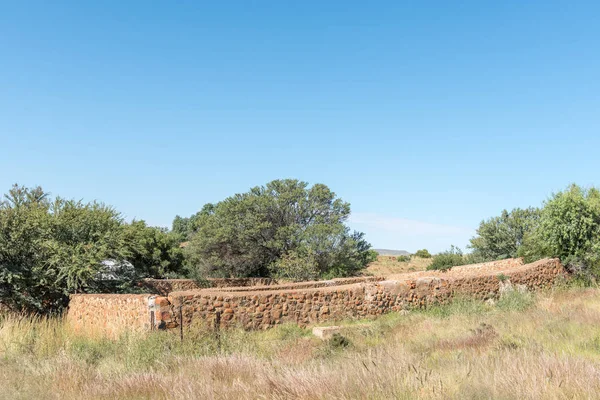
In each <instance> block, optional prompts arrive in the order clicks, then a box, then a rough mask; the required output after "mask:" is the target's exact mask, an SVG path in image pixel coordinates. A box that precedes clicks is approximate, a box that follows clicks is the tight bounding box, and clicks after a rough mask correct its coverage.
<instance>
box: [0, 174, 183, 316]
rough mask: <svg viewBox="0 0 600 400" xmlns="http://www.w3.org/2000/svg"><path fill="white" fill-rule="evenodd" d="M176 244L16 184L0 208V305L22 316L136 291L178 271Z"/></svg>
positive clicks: (96, 208)
mask: <svg viewBox="0 0 600 400" xmlns="http://www.w3.org/2000/svg"><path fill="white" fill-rule="evenodd" d="M179 243H180V237H179V236H178V235H176V234H174V233H168V232H166V231H165V230H162V229H159V228H152V227H148V226H146V224H145V223H144V222H143V221H134V222H133V223H132V224H126V223H125V222H124V221H123V218H122V217H121V215H120V214H119V213H118V212H117V211H116V210H114V209H113V208H111V207H109V206H106V205H104V204H102V203H97V202H92V203H83V202H81V201H74V200H66V199H62V198H60V197H57V198H55V199H51V198H50V197H49V195H48V194H47V193H46V192H44V191H43V190H42V189H41V188H39V187H37V188H32V189H30V188H25V187H20V186H17V185H15V186H14V187H13V188H12V189H11V190H10V191H9V193H8V194H6V195H5V196H4V200H3V201H2V202H0V302H1V303H3V304H5V305H6V306H8V307H10V308H12V309H15V310H23V311H34V312H47V311H52V310H57V309H60V308H61V307H63V306H65V305H66V304H67V301H68V295H69V294H71V293H78V292H104V291H108V290H110V291H118V290H127V291H131V290H134V289H135V282H136V280H137V279H138V278H140V277H164V276H177V275H179V274H180V273H181V271H182V261H183V255H182V250H181V249H180V248H179Z"/></svg>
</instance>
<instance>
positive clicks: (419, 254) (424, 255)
mask: <svg viewBox="0 0 600 400" xmlns="http://www.w3.org/2000/svg"><path fill="white" fill-rule="evenodd" d="M414 256H415V257H419V258H431V253H429V251H428V250H427V249H421V250H417V252H416V253H415V254H414Z"/></svg>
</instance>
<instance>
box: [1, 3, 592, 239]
mask: <svg viewBox="0 0 600 400" xmlns="http://www.w3.org/2000/svg"><path fill="white" fill-rule="evenodd" d="M84 3H88V4H84ZM574 3H575V2H571V1H564V2H556V1H527V2H523V1H466V2H460V4H459V2H447V1H439V2H433V1H429V2H427V1H422V2H416V1H415V2H402V1H386V2H383V1H381V2H365V1H360V2H359V1H339V2H337V1H327V2H325V1H302V2H293V4H292V2H283V1H272V2H266V1H264V2H261V1H227V2H218V1H211V2H208V1H206V2H202V1H188V2H172V1H161V2H152V1H150V2H149V1H101V2H82V1H52V2H50V1H37V2H33V1H26V0H23V1H10V2H9V1H2V2H0V54H1V58H0V139H1V141H0V143H1V144H0V146H1V151H0V171H1V172H0V188H2V191H4V192H5V191H7V190H8V189H9V188H10V186H11V185H12V184H13V183H15V182H18V183H19V184H23V185H28V186H31V185H41V186H43V187H44V188H45V189H47V190H48V191H50V192H52V193H53V194H57V195H62V196H64V197H75V198H81V199H84V200H94V199H98V200H101V201H104V202H106V203H108V204H111V205H113V206H115V207H116V208H117V209H119V210H120V211H121V212H123V213H124V215H125V216H126V217H127V218H128V219H131V218H137V219H145V220H146V221H148V222H149V223H150V224H154V225H161V226H169V225H170V223H171V221H172V219H173V217H174V216H175V215H176V214H180V215H184V216H187V215H189V214H192V213H194V212H195V211H197V210H198V209H200V208H201V207H202V205H203V204H205V203H207V202H216V201H219V200H221V199H223V198H224V197H226V196H228V195H231V194H233V193H236V192H242V191H246V190H247V189H248V188H249V187H251V186H255V185H259V184H264V183H266V182H267V181H269V180H272V179H276V178H288V177H292V178H299V179H302V180H306V181H308V182H310V183H316V182H321V183H325V184H327V185H329V186H330V187H331V188H332V189H333V190H334V191H335V192H336V193H337V194H338V195H339V196H341V197H342V198H343V199H345V200H347V201H349V202H350V203H351V204H352V210H353V217H352V221H351V225H352V226H353V227H355V228H357V229H360V230H363V231H365V232H366V233H367V236H368V238H369V239H370V241H371V242H372V244H373V245H374V246H375V247H386V248H396V249H407V250H411V251H414V250H416V249H417V248H421V247H427V248H429V249H430V250H433V251H439V250H443V249H445V248H447V247H449V246H450V244H455V245H458V246H465V245H466V244H467V241H468V238H469V237H470V236H471V235H472V233H473V231H474V229H475V228H476V227H477V225H478V223H479V222H480V221H481V220H482V219H484V218H487V217H490V216H493V215H496V214H498V213H499V212H500V211H501V210H502V209H503V208H508V209H510V208H513V207H526V206H529V205H539V204H540V203H541V202H542V201H543V200H544V199H546V198H547V196H548V195H549V194H550V193H551V192H553V191H556V190H560V189H562V188H564V187H565V186H566V185H567V184H569V183H570V182H576V183H579V184H582V185H586V186H589V185H600V175H598V172H599V171H600V156H599V149H600V129H599V128H600V124H599V123H600V79H599V73H600V24H599V23H598V18H599V16H600V3H598V2H591V1H590V2H584V1H580V2H576V3H577V4H574Z"/></svg>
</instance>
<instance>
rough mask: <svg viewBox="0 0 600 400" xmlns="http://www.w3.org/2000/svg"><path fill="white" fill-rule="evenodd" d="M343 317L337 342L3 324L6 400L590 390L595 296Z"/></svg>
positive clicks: (594, 373) (505, 395)
mask: <svg viewBox="0 0 600 400" xmlns="http://www.w3.org/2000/svg"><path fill="white" fill-rule="evenodd" d="M360 322H361V323H360V324H359V323H356V321H347V322H345V324H346V325H348V328H347V329H346V331H344V333H343V335H344V337H345V339H346V340H340V339H339V338H338V339H334V340H330V341H321V340H320V339H317V338H315V337H313V336H312V335H311V334H310V331H309V330H305V329H301V328H298V327H297V326H295V325H283V326H279V327H277V328H274V329H271V330H268V331H265V332H244V331H241V330H230V331H223V332H222V335H221V337H220V340H217V338H216V337H215V335H214V334H213V333H212V332H209V331H206V332H201V331H197V332H186V339H185V340H184V342H183V343H181V342H179V339H178V337H177V335H172V334H170V333H163V332H161V333H153V334H149V335H146V336H143V337H139V336H124V337H121V338H120V339H119V340H115V341H111V340H106V339H102V338H98V337H79V336H76V335H74V334H73V333H72V332H70V331H69V329H68V327H67V326H65V325H64V323H63V321H62V320H60V319H35V320H32V319H31V318H18V317H5V318H4V319H3V320H2V322H1V324H0V386H1V388H2V389H1V390H0V397H1V398H4V399H83V398H85V399H111V400H114V399H392V398H393V399H584V398H594V397H596V396H597V393H599V392H600V290H597V289H577V288H571V289H566V288H562V289H555V290H553V291H551V292H545V293H541V294H537V295H530V294H519V293H516V292H513V293H512V294H510V295H508V296H506V297H504V298H503V299H501V300H500V301H499V302H498V303H496V304H487V303H483V302H479V301H467V300H457V301H455V302H454V303H452V304H450V305H447V306H443V307H434V308H430V309H428V310H423V311H413V312H410V313H409V314H407V315H400V314H398V313H392V314H388V315H386V316H383V317H381V318H379V319H377V320H369V321H360Z"/></svg>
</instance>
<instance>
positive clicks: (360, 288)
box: [69, 259, 566, 332]
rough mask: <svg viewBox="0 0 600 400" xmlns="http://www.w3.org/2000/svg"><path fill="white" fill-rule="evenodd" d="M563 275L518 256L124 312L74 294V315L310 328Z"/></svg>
mask: <svg viewBox="0 0 600 400" xmlns="http://www.w3.org/2000/svg"><path fill="white" fill-rule="evenodd" d="M564 276H566V271H565V269H564V268H563V266H562V265H561V264H560V262H559V261H558V260H557V259H545V260H540V261H537V262H535V263H532V264H523V262H522V260H519V259H515V260H504V261H497V262H493V263H485V264H478V265H469V266H463V267H455V268H453V269H452V270H451V271H448V272H441V271H422V272H415V273H407V274H400V275H395V276H393V278H394V279H388V280H381V278H377V277H369V278H349V279H339V280H333V281H321V282H305V283H301V284H288V285H285V284H284V285H273V286H266V287H260V288H258V287H253V288H252V287H243V288H228V289H226V290H223V289H218V288H208V289H202V290H188V291H179V292H177V291H176V292H171V293H169V295H168V296H159V297H157V296H151V295H145V296H146V297H145V298H146V299H149V302H150V306H148V305H146V309H145V310H142V307H137V306H136V307H130V306H129V305H128V306H127V310H128V311H126V312H123V310H120V309H121V308H122V307H124V304H128V303H126V302H125V303H123V298H122V297H114V301H111V298H110V297H106V296H111V295H73V296H72V300H71V305H70V310H69V319H70V320H71V321H75V322H76V323H77V324H80V325H82V324H83V325H85V324H88V325H93V326H95V327H98V328H102V324H103V322H102V318H100V317H98V315H103V316H106V318H108V320H107V321H105V322H104V323H105V324H106V325H107V326H110V327H111V329H110V331H111V332H114V331H115V327H116V326H122V327H123V329H124V330H126V329H127V328H128V326H135V327H139V326H141V325H143V324H142V321H143V320H144V318H145V319H146V320H147V321H149V320H150V317H149V313H150V312H152V314H153V316H154V318H153V320H154V326H155V327H157V328H175V327H178V326H179V325H180V324H181V323H183V327H184V329H185V327H189V326H191V325H195V324H200V325H210V326H213V325H214V324H215V321H216V320H218V321H220V325H221V326H223V327H227V326H231V325H238V326H241V327H243V328H245V329H265V328H268V327H270V326H272V325H275V324H279V323H283V322H295V323H298V324H300V325H307V324H313V323H321V322H326V321H331V320H339V319H343V318H364V317H368V316H375V315H379V314H382V313H386V312H390V311H398V310H402V309H410V308H414V307H425V306H427V305H430V304H435V303H445V302H447V301H449V300H450V299H451V298H452V297H454V296H457V295H460V296H470V297H475V298H479V299H488V298H494V297H496V296H497V295H498V293H499V291H500V288H501V285H502V282H503V281H506V280H510V282H512V284H515V285H524V286H526V287H527V288H529V289H532V290H534V289H538V288H543V287H548V286H551V285H552V284H553V283H554V282H555V281H556V280H557V279H559V278H560V277H564ZM303 285H304V286H303ZM112 296H126V295H112ZM138 296H139V295H138ZM136 301H137V300H136ZM136 304H137V303H136ZM88 305H91V306H92V309H97V308H98V307H102V308H104V310H103V311H102V313H101V314H94V315H95V316H91V317H90V316H89V315H90V313H89V312H88V311H86V309H87V308H89V307H88ZM136 310H137V311H136ZM113 312H114V313H115V314H114V315H116V316H118V318H116V319H115V320H114V321H113V320H111V318H112V317H111V315H113ZM136 313H139V314H136ZM127 315H131V323H128V322H127V317H126V316H127ZM180 315H181V316H182V317H183V318H180Z"/></svg>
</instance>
